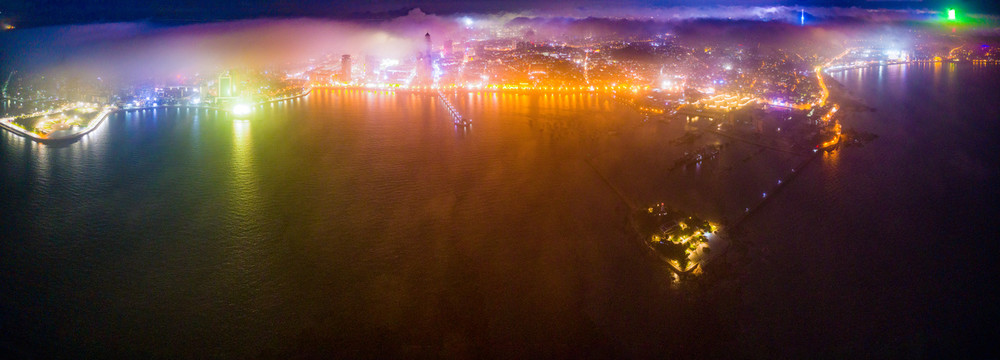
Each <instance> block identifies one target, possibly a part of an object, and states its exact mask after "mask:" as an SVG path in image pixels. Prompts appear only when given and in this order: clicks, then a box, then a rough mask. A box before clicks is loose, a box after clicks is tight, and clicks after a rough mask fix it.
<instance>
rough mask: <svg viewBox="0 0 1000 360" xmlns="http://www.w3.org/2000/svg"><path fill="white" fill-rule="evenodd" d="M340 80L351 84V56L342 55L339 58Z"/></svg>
mask: <svg viewBox="0 0 1000 360" xmlns="http://www.w3.org/2000/svg"><path fill="white" fill-rule="evenodd" d="M340 80H341V81H343V82H345V83H349V82H351V55H347V54H344V55H343V56H341V57H340Z"/></svg>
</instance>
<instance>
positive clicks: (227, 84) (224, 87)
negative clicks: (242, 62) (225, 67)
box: [219, 72, 235, 98]
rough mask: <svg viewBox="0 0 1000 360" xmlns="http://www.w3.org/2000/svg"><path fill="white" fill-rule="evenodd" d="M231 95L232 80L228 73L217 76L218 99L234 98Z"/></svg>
mask: <svg viewBox="0 0 1000 360" xmlns="http://www.w3.org/2000/svg"><path fill="white" fill-rule="evenodd" d="M234 96H235V95H234V94H233V78H232V76H230V75H229V73H228V72H227V73H224V74H222V75H219V97H220V98H231V97H234Z"/></svg>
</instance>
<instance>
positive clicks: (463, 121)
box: [437, 90, 471, 126]
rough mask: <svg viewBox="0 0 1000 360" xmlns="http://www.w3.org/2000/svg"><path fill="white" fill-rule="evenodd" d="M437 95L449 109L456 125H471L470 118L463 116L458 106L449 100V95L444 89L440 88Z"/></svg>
mask: <svg viewBox="0 0 1000 360" xmlns="http://www.w3.org/2000/svg"><path fill="white" fill-rule="evenodd" d="M437 95H438V99H439V100H441V103H442V104H444V107H445V108H446V109H448V114H449V115H451V120H452V122H454V123H455V125H459V126H468V125H471V122H470V121H469V119H467V118H465V117H463V116H462V114H461V113H459V112H458V108H456V107H455V105H453V104H452V103H451V101H450V100H448V97H447V96H445V95H444V92H443V91H441V90H438V91H437Z"/></svg>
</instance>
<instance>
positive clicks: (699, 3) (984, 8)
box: [0, 0, 1000, 28]
mask: <svg viewBox="0 0 1000 360" xmlns="http://www.w3.org/2000/svg"><path fill="white" fill-rule="evenodd" d="M777 5H781V6H805V7H857V8H866V9H914V10H932V11H941V10H942V9H945V8H948V7H954V8H957V9H960V10H961V11H962V12H964V13H969V14H993V15H995V14H1000V3H998V2H996V1H992V0H925V1H922V0H889V1H875V0H842V1H837V0H812V1H809V0H795V1H786V0H778V1H775V0H740V1H725V0H659V1H638V0H625V1H615V2H614V3H613V4H612V3H608V2H605V1H595V0H576V1H566V2H562V1H560V2H539V1H534V0H507V1H485V0H471V1H465V0H461V1H460V0H439V1H405V0H374V1H371V0H369V1H328V0H301V1H289V0H238V1H229V0H147V1H136V0H7V1H4V2H3V5H0V12H2V14H0V17H3V18H6V19H8V20H9V21H10V22H12V23H14V24H17V25H18V27H21V28H25V27H36V26H46V25H57V24H80V23H94V22H115V21H135V20H151V21H157V22H178V23H184V22H211V21H221V20H234V19H249V18H260V17H303V16H306V17H322V18H335V19H358V20H379V19H386V18H393V17H397V16H400V15H403V14H406V12H407V11H409V10H410V9H413V8H416V7H419V8H421V9H422V10H423V11H424V12H427V13H436V14H453V13H463V12H469V13H492V12H500V11H508V12H521V11H534V12H546V11H565V10H568V9H570V10H576V11H584V12H592V13H595V14H599V13H600V10H601V9H604V8H609V7H613V8H621V7H635V8H643V7H675V6H683V7H704V6H777Z"/></svg>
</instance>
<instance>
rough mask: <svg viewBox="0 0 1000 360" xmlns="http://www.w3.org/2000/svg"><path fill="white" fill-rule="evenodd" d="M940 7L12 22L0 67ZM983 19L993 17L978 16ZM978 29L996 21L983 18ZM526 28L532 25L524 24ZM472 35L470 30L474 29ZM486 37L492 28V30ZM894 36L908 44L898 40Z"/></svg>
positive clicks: (390, 54)
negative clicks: (21, 25)
mask: <svg viewBox="0 0 1000 360" xmlns="http://www.w3.org/2000/svg"><path fill="white" fill-rule="evenodd" d="M940 16H942V15H941V14H940V13H939V12H934V11H923V10H916V11H914V10H885V9H883V10H872V9H860V8H822V7H812V8H796V7H789V6H771V7H759V6H712V7H704V8H697V7H671V8H638V7H624V8H620V9H610V8H603V7H602V8H596V7H578V8H573V9H568V10H545V11H539V10H534V11H525V12H503V13H496V14H473V13H468V14H451V15H435V14H428V13H425V12H424V11H422V10H421V9H417V8H415V9H412V10H410V11H409V12H408V13H407V14H406V15H405V16H400V17H395V18H392V19H388V20H381V21H348V20H324V19H316V18H294V19H254V20H239V21H229V22H217V23H205V24H193V25H179V26H168V25H161V24H157V23H153V22H127V23H103V24H91V25H69V26H57V27H44V28H32V29H19V30H17V31H7V32H3V33H0V38H3V40H4V41H2V42H0V43H2V45H0V47H2V51H3V53H4V54H5V55H8V56H4V58H3V59H2V60H0V61H2V62H3V63H0V67H3V68H10V69H15V70H17V69H21V70H30V71H44V72H47V73H50V74H53V75H55V74H63V75H79V76H85V77H91V76H95V77H105V78H121V79H123V80H125V79H137V78H143V79H163V78H171V77H185V76H191V75H193V74H196V73H204V72H211V71H218V70H219V69H222V68H233V67H262V66H273V65H288V64H294V63H298V62H303V61H307V60H308V59H311V58H316V57H319V56H323V55H324V54H342V53H344V54H355V55H365V56H368V55H370V56H375V57H378V58H405V57H408V56H412V55H413V54H414V53H417V52H419V51H420V50H421V48H422V47H423V46H424V44H423V41H424V39H423V35H424V34H425V33H431V34H433V36H434V42H435V44H436V45H440V43H441V42H443V41H444V40H445V39H454V40H456V41H460V40H470V39H468V36H469V34H470V32H469V31H468V30H470V29H471V30H478V31H479V32H478V34H489V32H488V31H486V29H500V28H506V29H508V30H509V34H510V35H512V36H513V37H517V38H522V39H524V40H528V41H537V42H547V41H552V40H553V39H558V40H565V39H572V38H577V39H587V38H593V37H595V36H596V37H600V36H604V37H609V36H614V37H623V38H628V37H634V38H636V39H638V38H640V37H644V36H655V35H658V34H663V33H674V34H676V35H678V36H680V37H681V40H683V41H685V42H688V43H690V44H693V45H697V44H700V43H704V44H713V43H717V44H726V45H741V46H755V47H763V48H799V49H801V50H804V51H805V52H804V53H814V52H830V53H831V54H825V53H823V54H820V55H827V56H830V55H833V54H835V53H836V52H838V51H840V46H839V45H838V44H841V43H842V42H843V40H844V39H847V38H849V37H853V38H857V37H859V36H864V33H868V32H878V33H879V36H883V37H885V36H887V35H888V36H890V37H893V36H896V37H899V38H900V39H903V38H905V37H906V36H907V35H906V32H907V29H908V28H911V27H913V26H925V25H927V24H932V23H933V21H934V19H936V18H939V17H940ZM980 19H981V20H982V22H983V23H984V24H987V25H988V24H992V23H995V19H994V18H992V17H988V16H987V17H980ZM980 28H981V30H980V32H982V33H985V35H988V36H992V35H995V33H996V31H997V30H996V29H995V28H991V27H989V26H980ZM524 29H530V31H526V30H524ZM472 33H475V32H472ZM491 35H492V34H491ZM899 42H905V40H900V41H899Z"/></svg>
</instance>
